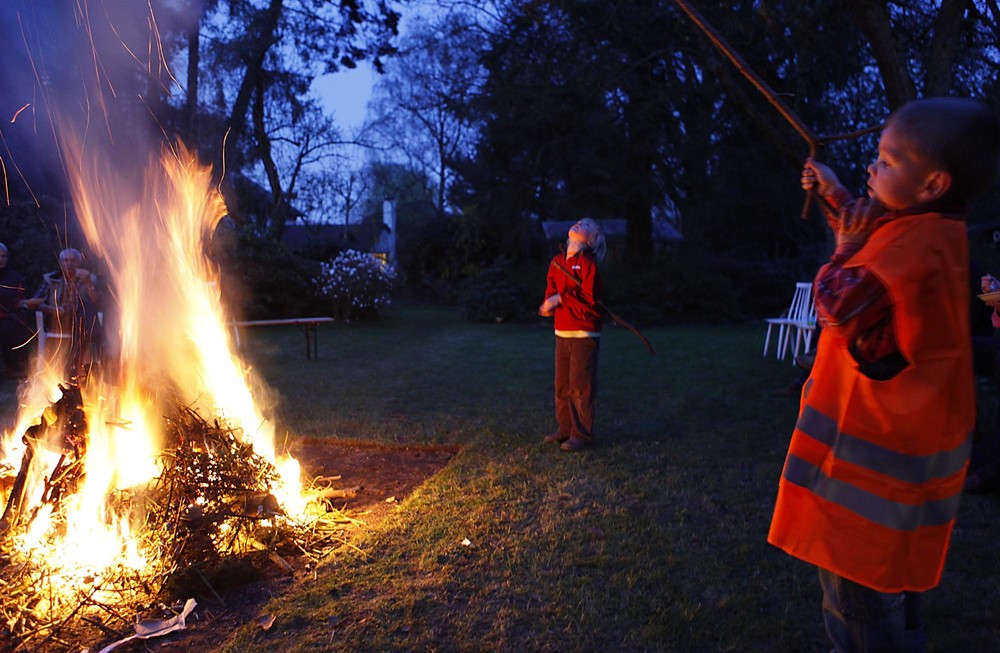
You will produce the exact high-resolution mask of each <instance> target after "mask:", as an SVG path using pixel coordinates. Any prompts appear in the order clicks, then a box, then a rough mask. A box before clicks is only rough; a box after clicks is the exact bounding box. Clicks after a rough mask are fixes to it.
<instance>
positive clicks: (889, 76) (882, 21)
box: [849, 0, 917, 110]
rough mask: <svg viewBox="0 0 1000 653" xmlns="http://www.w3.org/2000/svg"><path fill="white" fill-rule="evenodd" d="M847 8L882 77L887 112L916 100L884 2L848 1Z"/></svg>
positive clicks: (915, 90)
mask: <svg viewBox="0 0 1000 653" xmlns="http://www.w3.org/2000/svg"><path fill="white" fill-rule="evenodd" d="M849 7H850V11H851V13H852V15H853V16H854V20H855V22H857V24H858V27H859V28H860V29H861V31H862V33H863V34H864V35H865V37H866V38H867V39H868V42H869V44H871V47H872V53H873V54H874V55H875V62H876V63H877V64H878V68H879V72H880V73H881V74H882V84H883V85H884V86H885V94H886V100H887V101H888V103H889V109H890V110H892V109H895V108H896V107H898V106H900V105H902V104H904V103H906V102H909V101H910V100H912V99H914V98H916V97H917V87H916V84H914V83H913V78H912V77H911V76H910V72H909V69H908V68H907V65H906V57H905V56H903V53H901V52H900V48H899V43H898V40H897V39H896V35H895V33H894V32H893V31H892V22H891V21H890V19H889V8H888V6H887V3H885V2H881V1H880V2H875V1H873V0H851V2H850V3H849Z"/></svg>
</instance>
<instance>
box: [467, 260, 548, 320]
mask: <svg viewBox="0 0 1000 653" xmlns="http://www.w3.org/2000/svg"><path fill="white" fill-rule="evenodd" d="M515 277H516V275H515V274H514V273H513V265H511V263H510V262H508V261H506V260H503V259H500V260H497V261H496V262H495V263H493V265H491V266H490V267H488V268H486V269H485V270H483V271H482V272H480V273H479V274H478V275H476V276H475V277H472V278H471V279H469V280H468V281H466V282H465V283H464V284H463V287H462V297H463V300H464V304H465V317H466V319H468V320H470V321H472V322H497V323H500V322H526V321H530V320H532V319H534V317H535V314H534V312H533V311H532V310H530V306H531V304H530V299H529V297H530V294H529V292H528V291H527V290H526V288H525V287H524V286H523V285H522V284H521V283H519V282H518V280H517V279H516V278H515ZM542 279H543V281H544V277H542Z"/></svg>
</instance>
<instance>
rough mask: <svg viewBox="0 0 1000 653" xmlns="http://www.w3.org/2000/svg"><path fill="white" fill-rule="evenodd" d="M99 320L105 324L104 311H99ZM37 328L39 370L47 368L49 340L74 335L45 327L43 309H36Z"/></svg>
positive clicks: (69, 337)
mask: <svg viewBox="0 0 1000 653" xmlns="http://www.w3.org/2000/svg"><path fill="white" fill-rule="evenodd" d="M97 320H98V321H99V322H100V323H101V324H102V325H103V324H104V312H103V311H98V313H97ZM35 328H36V330H37V333H38V355H37V357H36V359H35V360H36V366H37V368H38V371H39V372H42V371H43V370H44V369H45V349H46V347H48V341H49V340H67V341H68V340H72V338H73V335H72V334H71V333H69V332H63V331H56V330H52V329H46V328H45V314H44V313H42V312H41V311H35Z"/></svg>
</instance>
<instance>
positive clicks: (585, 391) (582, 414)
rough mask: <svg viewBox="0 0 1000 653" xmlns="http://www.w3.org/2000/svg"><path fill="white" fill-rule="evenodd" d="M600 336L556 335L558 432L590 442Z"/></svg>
mask: <svg viewBox="0 0 1000 653" xmlns="http://www.w3.org/2000/svg"><path fill="white" fill-rule="evenodd" d="M600 348H601V341H600V338H560V337H558V336H556V421H557V422H558V423H559V435H560V436H563V437H570V438H578V439H580V440H583V441H584V442H588V443H589V442H590V441H591V440H592V439H593V437H594V402H595V401H596V399H597V353H598V351H600Z"/></svg>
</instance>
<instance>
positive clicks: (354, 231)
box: [281, 222, 386, 252]
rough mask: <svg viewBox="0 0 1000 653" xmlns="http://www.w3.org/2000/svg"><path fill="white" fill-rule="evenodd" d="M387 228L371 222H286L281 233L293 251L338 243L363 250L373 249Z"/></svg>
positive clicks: (285, 242)
mask: <svg viewBox="0 0 1000 653" xmlns="http://www.w3.org/2000/svg"><path fill="white" fill-rule="evenodd" d="M384 229H386V226H385V225H384V224H378V225H374V224H372V223H370V222H362V223H355V224H349V225H343V224H301V223H294V224H286V225H285V230H284V232H282V234H281V242H283V243H284V244H285V246H286V247H288V249H290V250H292V251H299V250H303V249H305V248H307V247H313V246H316V245H338V246H340V247H344V248H350V249H356V250H358V251H361V252H368V251H371V249H372V247H373V246H374V245H375V242H376V241H377V240H378V237H379V234H380V233H381V232H382V231H383V230H384Z"/></svg>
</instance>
